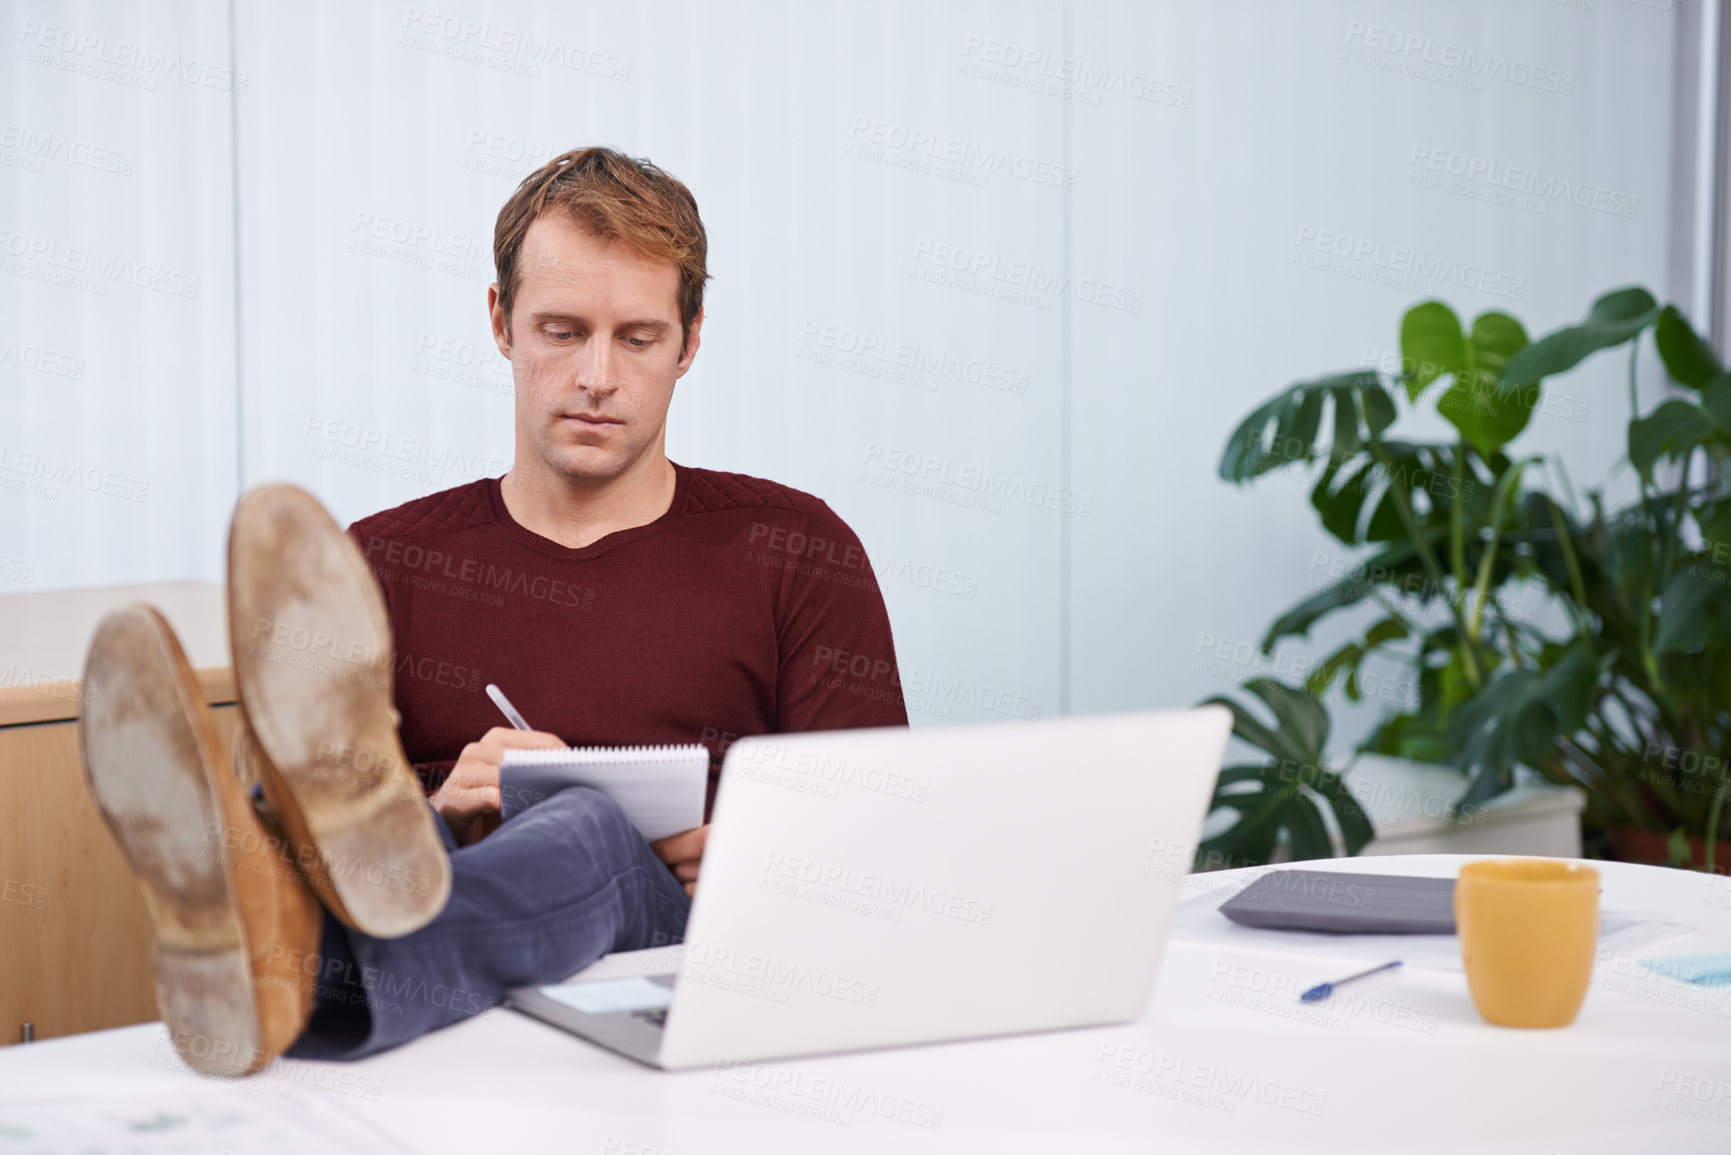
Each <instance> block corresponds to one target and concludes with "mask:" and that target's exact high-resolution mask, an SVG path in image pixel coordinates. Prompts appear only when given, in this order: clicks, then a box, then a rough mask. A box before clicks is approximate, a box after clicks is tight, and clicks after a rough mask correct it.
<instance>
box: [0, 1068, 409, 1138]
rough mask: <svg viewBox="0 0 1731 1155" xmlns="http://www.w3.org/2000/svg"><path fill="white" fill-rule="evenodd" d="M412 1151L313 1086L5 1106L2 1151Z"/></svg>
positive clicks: (0, 1120)
mask: <svg viewBox="0 0 1731 1155" xmlns="http://www.w3.org/2000/svg"><path fill="white" fill-rule="evenodd" d="M241 1151H244V1152H246V1153H247V1155H306V1153H307V1152H310V1151H343V1152H348V1153H351V1155H407V1152H408V1148H406V1147H403V1146H400V1145H399V1144H397V1143H396V1142H395V1141H394V1140H392V1139H391V1138H390V1137H389V1136H387V1135H385V1134H384V1133H383V1132H382V1131H379V1130H377V1129H375V1128H374V1127H373V1126H372V1125H371V1124H369V1123H367V1122H366V1121H365V1120H363V1119H361V1118H360V1117H359V1116H357V1115H355V1114H354V1113H352V1112H351V1111H349V1110H347V1109H346V1108H344V1107H342V1106H340V1105H338V1104H337V1103H335V1102H334V1101H332V1099H331V1098H330V1097H329V1096H326V1095H323V1094H320V1093H318V1092H315V1091H296V1092H295V1093H293V1094H291V1095H286V1096H277V1095H271V1094H266V1093H263V1092H260V1091H254V1090H246V1089H242V1088H241V1087H238V1086H236V1087H225V1086H220V1085H219V1086H214V1087H212V1088H211V1089H209V1090H201V1091H193V1092H189V1093H185V1094H180V1095H171V1096H161V1095H153V1096H151V1097H150V1098H148V1099H54V1100H47V1101H43V1102H37V1103H6V1104H0V1155H49V1153H51V1152H52V1153H55V1155H58V1153H61V1152H78V1153H79V1155H207V1153H208V1155H221V1153H224V1152H229V1153H232V1152H241Z"/></svg>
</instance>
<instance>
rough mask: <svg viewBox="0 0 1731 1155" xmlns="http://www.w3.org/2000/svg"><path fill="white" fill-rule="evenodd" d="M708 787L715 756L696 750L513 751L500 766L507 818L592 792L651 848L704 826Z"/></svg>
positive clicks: (593, 748)
mask: <svg viewBox="0 0 1731 1155" xmlns="http://www.w3.org/2000/svg"><path fill="white" fill-rule="evenodd" d="M708 782H709V751H708V749H707V748H705V747H703V746H699V745H695V744H692V745H687V746H579V747H572V748H571V749H569V750H507V751H505V757H504V759H503V760H502V761H501V762H500V764H499V785H500V793H501V799H502V802H503V806H502V812H503V813H502V816H503V817H504V818H506V819H509V818H511V817H512V816H513V815H515V814H519V813H521V812H523V811H524V810H527V809H528V808H529V807H531V806H533V805H535V804H536V803H537V802H540V801H542V800H543V799H545V798H547V797H550V796H551V795H553V794H556V793H558V792H559V791H561V790H566V789H569V788H570V787H572V786H590V787H593V788H594V789H596V790H599V791H601V792H602V793H603V794H605V795H607V796H608V797H609V798H611V799H613V801H615V802H617V803H618V804H619V808H620V809H621V810H623V811H625V816H626V817H627V818H629V819H630V820H631V824H632V825H633V826H635V827H636V828H637V832H638V833H639V834H641V835H643V838H644V840H645V841H647V842H654V841H655V840H656V839H659V838H667V837H669V836H670V835H674V834H679V833H681V832H682V831H686V830H690V829H691V828H693V827H695V826H701V825H703V798H704V793H705V791H706V789H707V786H708Z"/></svg>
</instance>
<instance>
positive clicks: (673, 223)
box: [493, 148, 709, 356]
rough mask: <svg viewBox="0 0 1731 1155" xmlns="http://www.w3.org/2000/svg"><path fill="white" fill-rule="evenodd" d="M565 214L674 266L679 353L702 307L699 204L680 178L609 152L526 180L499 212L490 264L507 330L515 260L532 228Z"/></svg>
mask: <svg viewBox="0 0 1731 1155" xmlns="http://www.w3.org/2000/svg"><path fill="white" fill-rule="evenodd" d="M554 211H560V212H565V213H568V214H569V215H570V217H571V219H572V220H574V221H575V222H576V223H577V225H578V227H580V228H582V229H583V230H584V231H585V232H587V233H589V234H590V235H591V236H593V237H596V238H597V239H599V240H603V241H620V242H622V243H624V244H625V245H627V246H629V247H630V248H631V249H633V250H635V251H636V252H637V253H639V254H640V255H642V256H644V257H647V258H649V259H650V260H654V261H670V262H672V263H673V264H675V265H677V266H678V267H679V326H680V331H681V335H682V336H681V342H680V355H681V356H683V355H684V352H685V341H687V340H689V339H690V337H691V323H692V321H694V320H695V319H696V318H697V312H698V310H699V309H701V308H703V282H705V281H707V280H708V279H709V271H708V268H707V267H706V264H705V261H706V259H707V257H708V254H709V238H708V236H707V234H705V233H704V231H703V219H702V218H701V217H699V216H698V215H697V201H696V199H695V198H693V197H692V195H691V190H690V189H688V188H686V187H685V186H684V185H683V184H681V183H680V182H679V181H678V180H677V179H675V178H674V177H672V176H670V175H669V174H667V173H666V172H663V171H662V170H661V169H659V168H657V167H656V166H655V165H653V164H651V163H650V162H649V161H647V160H645V159H643V158H641V157H638V158H632V157H629V156H626V155H625V154H624V153H621V152H615V151H614V150H613V149H610V148H574V149H572V150H571V151H570V152H567V153H564V154H563V155H561V156H556V157H554V158H553V159H552V160H550V161H548V162H547V163H546V164H544V165H542V166H541V167H540V168H538V169H536V170H535V171H534V172H532V173H530V174H529V175H528V176H526V177H524V178H523V183H522V184H520V185H518V186H517V191H516V192H514V193H512V194H511V199H510V200H508V201H506V202H505V207H504V208H502V209H500V210H499V222H498V224H497V225H495V226H494V229H493V265H494V267H495V269H496V270H497V272H498V278H499V307H500V308H501V309H503V310H504V311H505V331H506V333H507V334H509V333H510V330H511V306H512V303H513V302H514V301H515V300H516V297H517V281H518V269H517V258H518V255H519V254H520V253H521V252H522V249H523V238H524V237H525V236H527V235H528V232H529V226H530V225H532V224H534V223H535V221H536V220H537V219H538V218H540V217H543V216H545V215H547V214H548V213H551V212H554Z"/></svg>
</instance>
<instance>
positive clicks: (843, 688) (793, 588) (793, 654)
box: [776, 502, 908, 733]
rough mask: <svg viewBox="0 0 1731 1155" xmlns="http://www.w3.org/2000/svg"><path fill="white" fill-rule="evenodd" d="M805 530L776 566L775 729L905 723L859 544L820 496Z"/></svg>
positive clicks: (890, 649)
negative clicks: (780, 582)
mask: <svg viewBox="0 0 1731 1155" xmlns="http://www.w3.org/2000/svg"><path fill="white" fill-rule="evenodd" d="M804 534H805V543H806V544H805V548H803V549H801V550H799V551H797V552H798V554H799V557H798V558H797V560H794V562H793V564H792V565H789V566H787V567H785V568H784V570H783V574H784V577H785V585H784V596H783V599H782V607H781V614H780V620H779V622H778V639H777V641H778V649H779V653H780V659H781V664H780V669H779V672H778V677H777V685H776V691H777V692H776V730H777V731H780V732H783V733H785V732H789V731H799V730H851V729H862V728H866V727H872V726H905V725H907V724H908V712H907V706H906V704H905V702H904V701H903V698H902V683H901V674H900V671H899V670H898V669H897V666H896V649H895V640H894V638H893V637H892V636H891V633H890V618H889V612H888V610H886V609H885V608H884V599H883V594H882V592H881V591H880V590H879V589H878V584H877V578H876V576H875V575H874V574H873V573H872V568H871V562H870V561H869V560H868V559H867V557H866V552H865V547H864V546H862V545H861V544H860V540H859V538H858V537H857V536H855V534H854V532H853V530H852V529H850V528H849V527H848V524H847V523H846V522H844V521H843V520H842V519H841V518H840V517H837V516H836V514H835V513H834V511H832V510H831V509H830V508H829V506H828V505H825V504H824V503H823V502H818V503H817V506H816V508H815V509H813V510H811V511H810V512H808V513H807V514H806V515H805V521H804Z"/></svg>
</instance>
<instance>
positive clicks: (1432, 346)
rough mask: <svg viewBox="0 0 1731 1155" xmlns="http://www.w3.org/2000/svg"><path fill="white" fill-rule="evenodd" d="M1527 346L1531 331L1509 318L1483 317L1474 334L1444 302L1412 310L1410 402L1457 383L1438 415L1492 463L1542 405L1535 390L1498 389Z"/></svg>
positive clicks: (1405, 330) (1403, 346)
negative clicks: (1436, 384)
mask: <svg viewBox="0 0 1731 1155" xmlns="http://www.w3.org/2000/svg"><path fill="white" fill-rule="evenodd" d="M1526 345H1527V331H1526V330H1525V329H1523V328H1522V327H1521V323H1520V322H1519V321H1517V320H1515V319H1514V318H1513V317H1511V316H1509V315H1508V314H1507V313H1481V314H1480V315H1479V316H1478V318H1477V319H1476V320H1474V321H1473V327H1472V331H1471V332H1470V333H1466V332H1463V331H1462V330H1461V322H1460V318H1459V317H1457V316H1455V312H1454V310H1453V309H1451V308H1449V307H1448V306H1447V305H1445V304H1443V303H1442V302H1441V301H1426V302H1425V303H1424V304H1422V305H1416V306H1414V307H1413V308H1411V309H1409V310H1407V314H1406V316H1405V317H1404V318H1403V319H1402V320H1401V325H1400V352H1401V357H1402V359H1403V363H1404V364H1405V366H1406V367H1407V375H1406V389H1407V396H1408V398H1409V399H1411V400H1413V401H1417V400H1418V398H1419V396H1420V394H1422V393H1423V392H1424V390H1425V389H1426V387H1428V386H1429V385H1430V383H1431V382H1433V381H1436V380H1438V379H1440V378H1443V377H1450V378H1452V379H1453V383H1452V384H1451V385H1450V386H1449V388H1448V390H1447V391H1446V392H1444V393H1443V395H1442V397H1440V398H1439V399H1438V400H1437V406H1436V407H1437V412H1438V413H1440V414H1442V416H1443V419H1444V420H1446V421H1447V422H1448V423H1449V424H1450V425H1453V426H1454V427H1455V428H1456V429H1458V430H1460V432H1461V436H1462V437H1465V438H1466V439H1467V441H1468V442H1469V443H1470V444H1471V445H1472V447H1473V448H1474V449H1476V450H1478V451H1479V452H1480V453H1481V454H1483V455H1485V456H1486V457H1489V456H1490V455H1491V454H1493V453H1495V452H1496V451H1497V450H1499V449H1501V448H1502V447H1503V446H1504V445H1507V444H1508V443H1509V442H1510V441H1513V440H1514V439H1515V438H1516V437H1517V436H1519V435H1520V432H1521V430H1523V429H1525V428H1526V427H1527V423H1528V422H1529V421H1531V420H1532V417H1533V408H1534V406H1536V405H1537V404H1538V400H1539V393H1538V390H1537V389H1536V388H1535V389H1523V390H1507V391H1504V390H1499V389H1497V387H1496V384H1497V380H1498V378H1499V377H1500V376H1501V375H1502V373H1503V370H1504V368H1505V367H1506V366H1507V365H1508V362H1509V359H1510V358H1511V357H1513V356H1514V355H1515V354H1516V353H1519V352H1520V351H1521V350H1522V349H1524V348H1526Z"/></svg>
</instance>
